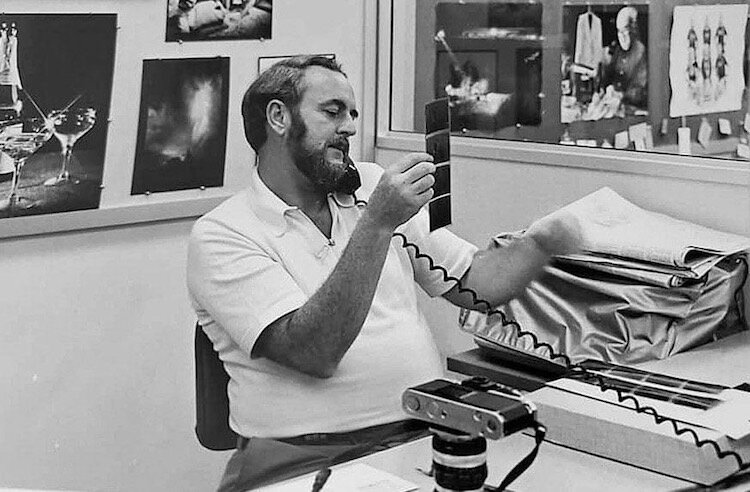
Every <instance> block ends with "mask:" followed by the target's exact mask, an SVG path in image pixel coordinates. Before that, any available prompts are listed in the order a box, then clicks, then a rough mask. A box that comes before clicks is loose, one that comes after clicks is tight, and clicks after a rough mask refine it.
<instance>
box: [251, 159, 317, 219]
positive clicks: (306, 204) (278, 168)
mask: <svg viewBox="0 0 750 492" xmlns="http://www.w3.org/2000/svg"><path fill="white" fill-rule="evenodd" d="M270 154H271V153H270V152H264V151H261V152H260V153H259V155H258V175H259V176H260V179H261V180H262V181H263V183H264V184H265V185H266V186H267V187H268V189H270V190H271V191H272V192H273V193H274V194H275V195H276V196H278V197H279V198H281V199H282V200H283V201H284V202H285V203H286V204H287V205H290V206H293V207H299V208H300V210H302V211H303V212H305V214H306V215H308V216H309V217H310V218H313V217H316V216H319V215H320V214H321V213H327V212H328V194H327V193H325V192H323V191H321V190H319V189H318V188H316V187H315V186H314V185H313V184H312V183H310V181H309V180H308V179H307V177H306V176H304V175H303V174H302V173H301V172H300V171H299V170H298V169H297V167H296V166H295V165H294V162H292V158H291V156H289V155H288V154H286V153H283V152H282V153H276V154H274V155H270Z"/></svg>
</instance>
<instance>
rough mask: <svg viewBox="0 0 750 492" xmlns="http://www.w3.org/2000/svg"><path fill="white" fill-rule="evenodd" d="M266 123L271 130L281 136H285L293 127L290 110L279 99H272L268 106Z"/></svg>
mask: <svg viewBox="0 0 750 492" xmlns="http://www.w3.org/2000/svg"><path fill="white" fill-rule="evenodd" d="M266 122H267V123H268V126H270V127H271V130H272V131H274V132H275V133H276V134H278V135H279V136H283V135H284V134H285V133H286V132H287V131H289V128H290V127H291V125H292V118H291V114H290V112H289V108H288V107H287V105H286V104H284V103H283V102H282V101H280V100H278V99H272V100H271V101H269V102H268V105H266Z"/></svg>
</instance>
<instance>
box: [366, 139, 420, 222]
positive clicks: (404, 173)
mask: <svg viewBox="0 0 750 492" xmlns="http://www.w3.org/2000/svg"><path fill="white" fill-rule="evenodd" d="M434 172H435V164H433V163H432V156H431V155H429V154H426V153H424V152H414V153H411V154H408V155H406V156H405V157H404V158H403V159H400V160H399V161H397V162H396V163H394V164H393V165H392V166H390V167H388V168H386V170H385V172H384V173H383V175H382V176H381V178H380V181H379V182H378V184H377V186H376V187H375V189H374V190H373V192H372V195H371V196H370V200H369V204H368V207H367V208H368V211H369V213H370V215H371V217H372V218H373V220H375V221H376V223H378V224H380V225H383V226H386V227H392V228H394V229H395V228H396V227H398V226H399V225H401V224H403V223H404V222H406V221H407V220H409V219H410V218H411V217H412V216H414V215H415V214H416V213H417V212H419V209H420V208H422V207H423V206H424V205H425V204H426V203H427V202H429V201H430V199H431V198H432V196H433V194H434V191H433V189H432V185H434V184H435V177H434V176H433V173H434Z"/></svg>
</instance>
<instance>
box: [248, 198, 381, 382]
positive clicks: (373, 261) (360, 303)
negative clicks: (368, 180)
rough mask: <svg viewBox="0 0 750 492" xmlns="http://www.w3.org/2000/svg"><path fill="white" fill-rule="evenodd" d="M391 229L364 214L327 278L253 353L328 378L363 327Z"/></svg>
mask: <svg viewBox="0 0 750 492" xmlns="http://www.w3.org/2000/svg"><path fill="white" fill-rule="evenodd" d="M392 233H393V231H392V230H391V229H389V228H388V227H382V226H378V225H376V224H374V222H373V221H371V220H369V218H368V216H367V213H365V214H364V215H363V217H362V219H361V220H360V221H359V223H358V224H357V227H356V228H355V229H354V231H353V233H352V236H351V238H350V240H349V243H348V244H347V246H346V248H345V249H344V252H343V253H342V256H341V258H340V259H339V261H338V263H337V264H336V266H335V267H334V269H333V271H332V272H331V274H330V275H329V277H328V278H327V279H326V281H325V282H323V284H322V285H321V286H320V288H319V289H318V290H317V291H316V292H315V294H313V296H312V297H310V299H309V300H308V301H307V302H306V303H305V304H304V305H303V306H302V307H300V308H299V309H298V310H296V311H295V312H294V313H292V314H290V315H288V316H286V317H284V318H282V319H281V320H279V321H278V322H276V323H274V324H272V325H271V326H269V327H268V328H266V330H264V332H263V334H261V338H260V339H259V340H258V342H257V343H256V350H255V351H254V354H256V355H261V356H265V357H268V358H270V359H271V360H274V361H276V362H278V363H280V364H283V365H286V366H288V367H292V368H294V369H297V370H299V371H302V372H304V373H307V374H310V375H312V376H316V377H330V376H331V375H332V374H333V371H335V369H336V367H337V365H338V363H339V362H340V361H341V359H342V358H343V357H344V354H346V351H347V350H348V349H349V347H350V346H351V344H352V343H353V342H354V340H355V339H356V338H357V335H359V332H360V330H361V329H362V324H363V323H364V321H365V318H366V317H367V314H368V312H369V310H370V306H371V304H372V299H373V296H374V294H375V289H376V287H377V284H378V280H379V279H380V273H381V270H382V268H383V264H384V262H385V258H386V255H387V253H388V246H389V244H390V241H391V237H392Z"/></svg>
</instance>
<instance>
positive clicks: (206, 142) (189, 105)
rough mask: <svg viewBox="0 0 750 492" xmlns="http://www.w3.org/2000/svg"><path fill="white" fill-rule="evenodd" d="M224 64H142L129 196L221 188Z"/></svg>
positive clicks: (210, 61)
mask: <svg viewBox="0 0 750 492" xmlns="http://www.w3.org/2000/svg"><path fill="white" fill-rule="evenodd" d="M228 86H229V58H225V57H214V58H186V59H169V60H166V59H159V60H144V62H143V83H142V87H141V104H140V117H139V121H138V141H137V144H136V154H135V165H134V169H133V183H132V187H131V195H139V194H144V193H153V192H161V191H176V190H185V189H194V188H200V187H216V186H222V185H223V183H224V164H225V163H224V158H225V153H226V130H227V111H228V99H229V87H228Z"/></svg>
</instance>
